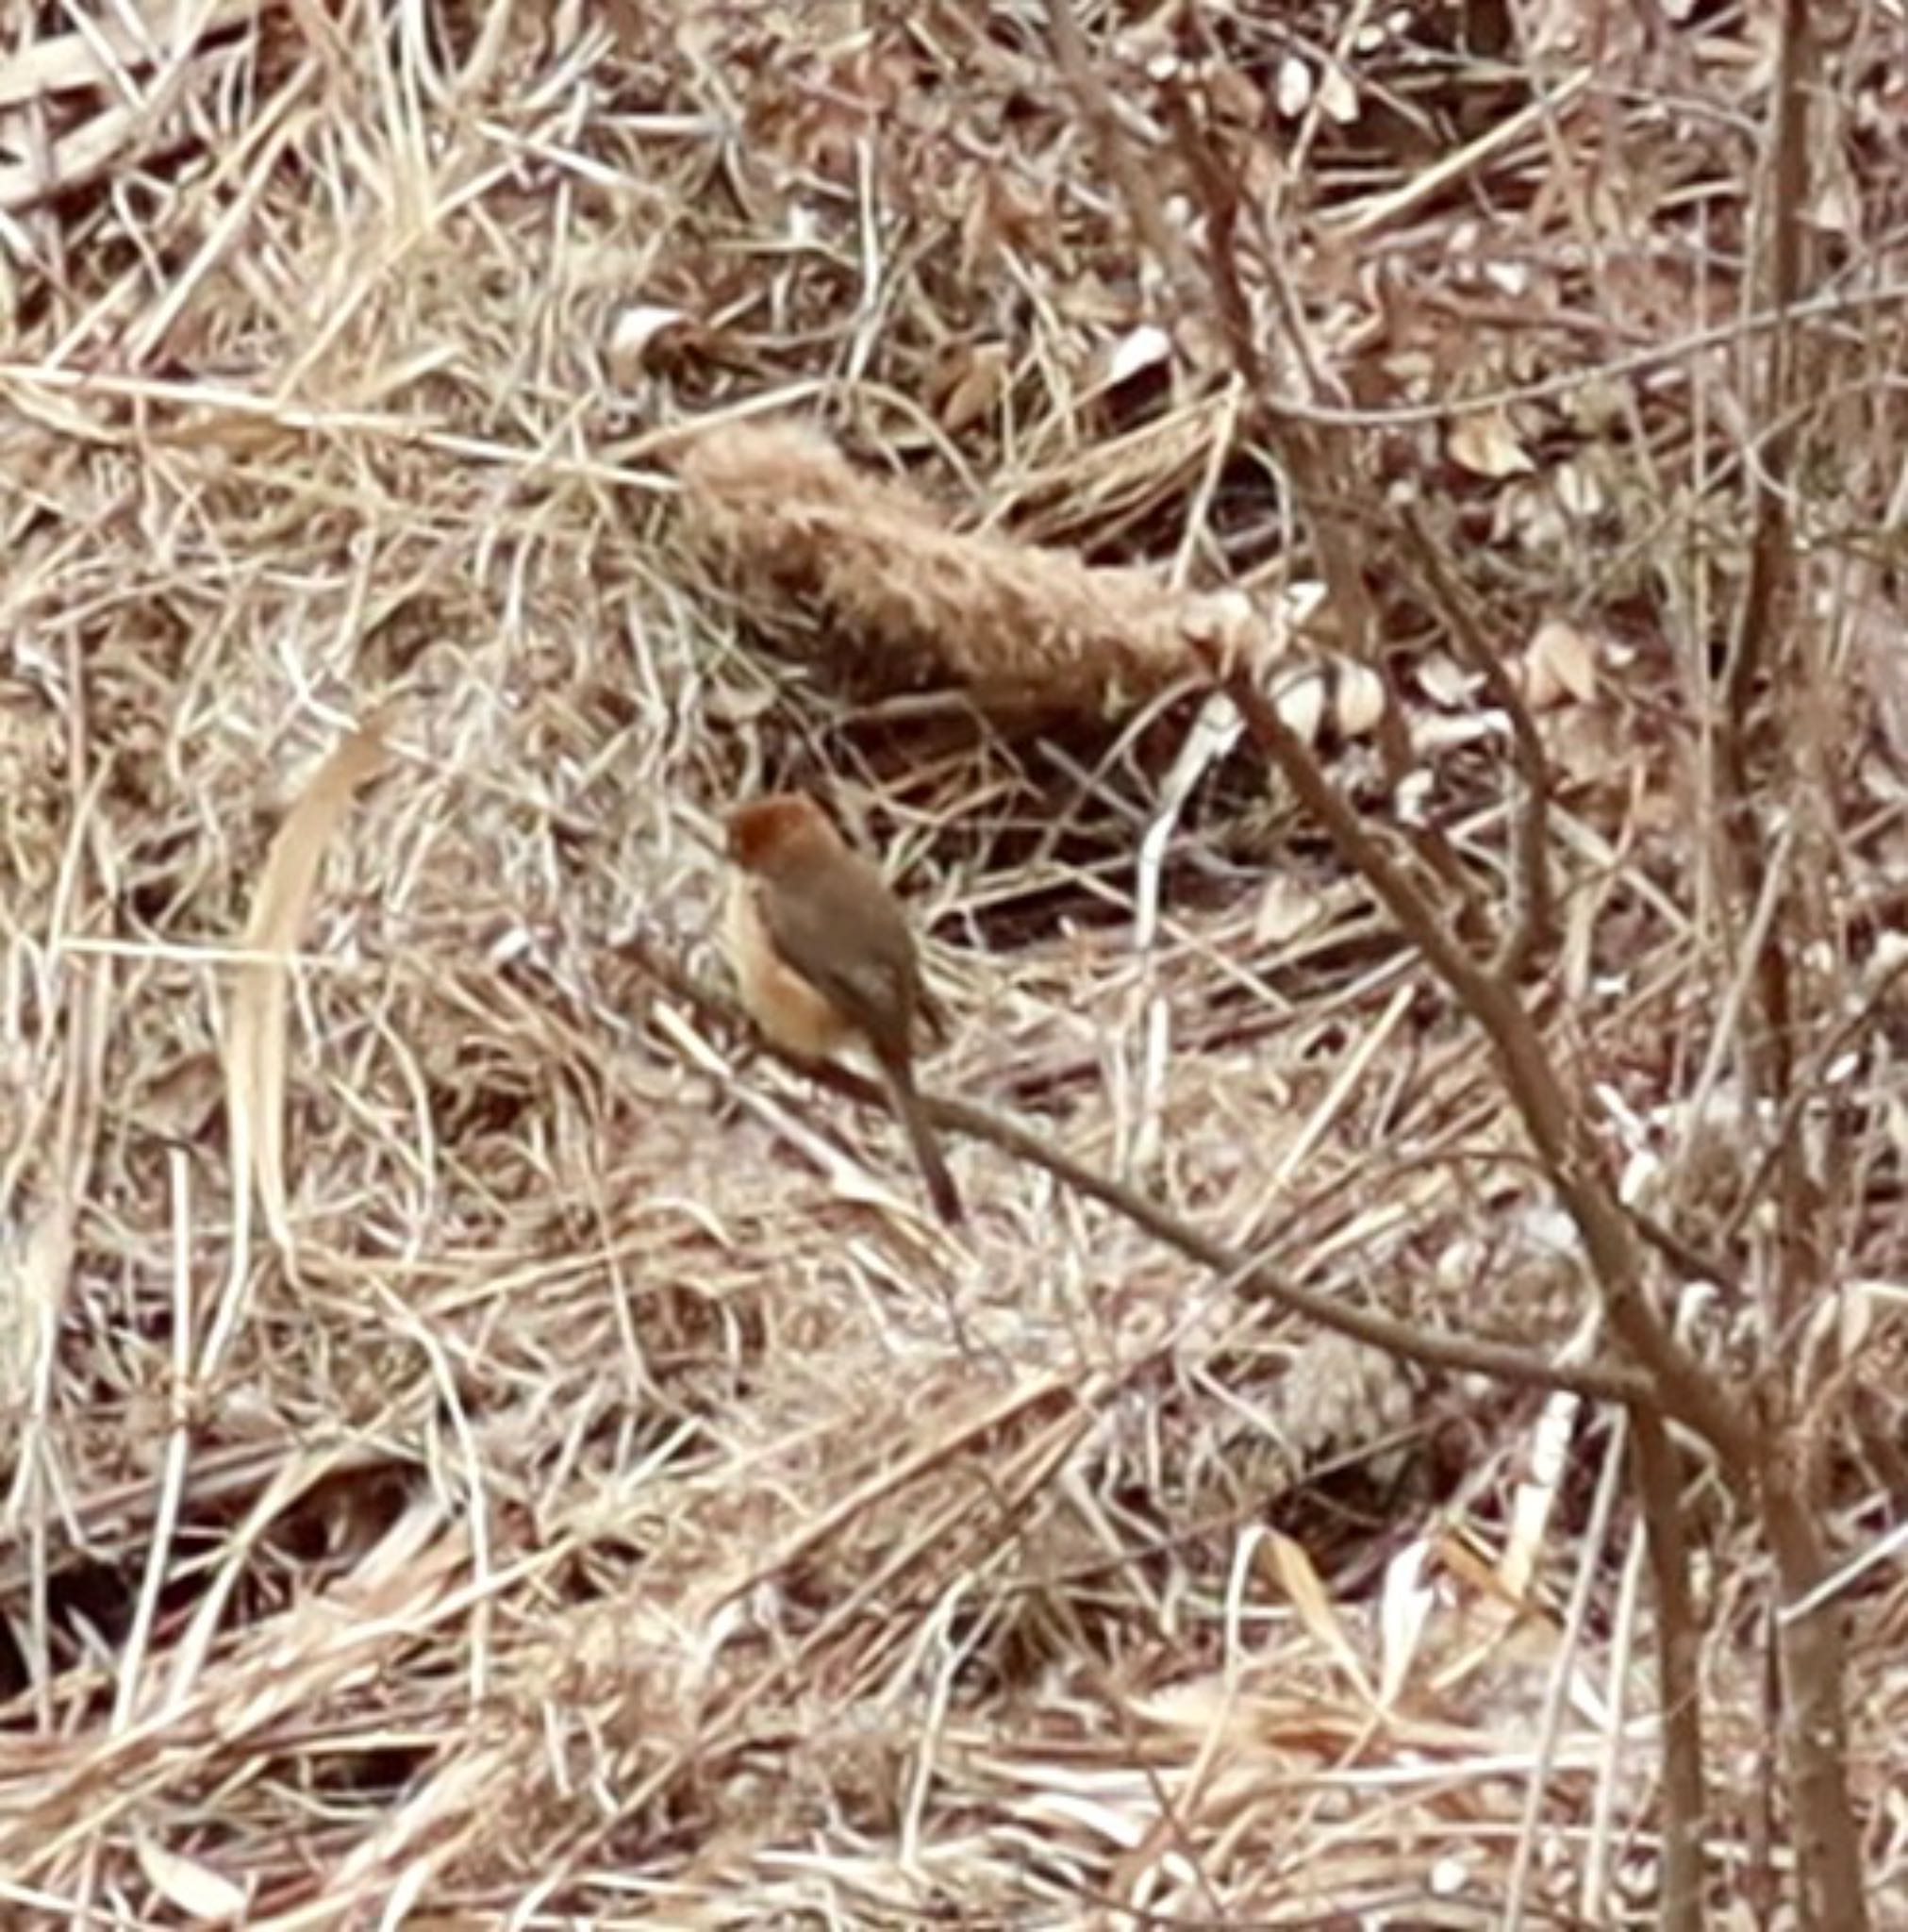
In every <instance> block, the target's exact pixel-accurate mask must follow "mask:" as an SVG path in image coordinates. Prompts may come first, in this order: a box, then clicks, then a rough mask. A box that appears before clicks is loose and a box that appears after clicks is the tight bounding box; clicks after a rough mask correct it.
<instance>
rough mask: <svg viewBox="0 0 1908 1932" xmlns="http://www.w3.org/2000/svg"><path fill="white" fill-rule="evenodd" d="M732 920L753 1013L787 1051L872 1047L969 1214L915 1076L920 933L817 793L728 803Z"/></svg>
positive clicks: (949, 1213)
mask: <svg viewBox="0 0 1908 1932" xmlns="http://www.w3.org/2000/svg"><path fill="white" fill-rule="evenodd" d="M728 845H729V858H730V859H731V860H732V861H733V862H734V867H735V871H734V874H733V876H732V878H731V880H730V888H729V895H728V904H727V908H726V910H725V916H724V920H723V939H724V941H725V943H726V947H727V951H728V955H729V963H730V965H731V966H732V968H733V969H734V971H735V975H736V981H737V984H738V986H739V987H740V989H741V994H742V1001H743V1004H744V1005H745V1006H746V1007H747V1008H748V1009H749V1011H750V1013H751V1014H752V1015H753V1016H754V1018H755V1024H757V1025H758V1026H760V1027H761V1029H762V1031H763V1032H764V1033H766V1034H767V1035H768V1036H769V1038H770V1039H771V1041H774V1042H775V1044H776V1045H777V1046H779V1047H781V1048H782V1049H783V1051H784V1052H786V1053H792V1054H796V1055H799V1056H800V1057H802V1058H805V1059H828V1058H833V1057H835V1056H836V1055H837V1054H838V1053H840V1052H841V1051H842V1050H843V1049H844V1048H846V1047H849V1046H854V1045H859V1046H862V1047H865V1048H866V1049H867V1051H868V1052H869V1053H870V1054H871V1056H872V1057H873V1059H874V1062H875V1064H876V1065H877V1066H878V1067H879V1068H880V1069H881V1071H882V1073H883V1074H884V1075H886V1077H887V1080H888V1088H889V1091H891V1092H892V1094H893V1096H894V1109H895V1112H896V1113H897V1114H899V1115H900V1117H901V1124H902V1125H903V1126H904V1128H905V1129H906V1130H907V1138H908V1141H909V1143H910V1144H911V1145H912V1147H913V1149H914V1158H915V1160H916V1161H917V1162H918V1163H919V1165H920V1167H921V1178H922V1179H923V1180H924V1181H926V1183H927V1191H928V1197H929V1199H930V1200H932V1201H933V1203H934V1208H935V1212H936V1213H937V1214H938V1215H939V1216H940V1218H941V1219H942V1220H943V1221H945V1222H947V1223H949V1224H954V1223H957V1222H958V1221H960V1219H961V1218H962V1209H961V1199H960V1195H959V1193H958V1192H957V1191H955V1189H954V1176H953V1175H952V1174H949V1173H948V1168H947V1162H946V1160H945V1159H944V1158H942V1155H941V1151H940V1143H939V1142H938V1141H937V1140H936V1138H935V1132H934V1129H933V1127H932V1126H930V1125H929V1124H928V1120H927V1116H926V1114H925V1112H924V1111H923V1110H922V1108H921V1100H920V1096H919V1095H918V1094H917V1093H916V1091H915V1086H914V1029H915V1022H916V1021H917V1020H918V1019H924V1018H926V1017H927V1016H928V1011H929V1008H928V1002H927V994H926V989H925V988H924V987H923V986H922V984H921V965H920V962H919V960H918V959H917V958H916V955H915V949H914V938H913V935H912V934H911V933H910V932H909V931H908V928H907V921H906V918H905V917H904V914H903V912H902V909H901V907H900V904H899V903H898V902H897V900H896V899H895V896H894V894H893V893H892V892H891V891H888V886H887V883H886V882H885V881H884V880H883V878H882V876H881V874H879V873H878V872H876V871H875V869H874V867H873V866H872V865H871V864H870V863H869V862H868V860H867V859H865V858H862V857H861V855H860V854H859V853H857V852H855V851H854V850H852V849H851V848H850V847H849V846H848V844H847V843H846V842H845V841H843V840H842V838H841V835H840V834H839V833H838V831H837V830H836V829H835V827H834V825H833V824H831V823H830V822H829V820H828V818H827V816H826V814H825V813H823V812H822V810H821V807H819V806H818V805H817V804H816V803H815V801H814V800H813V799H811V798H806V797H804V796H803V795H802V794H801V793H799V792H792V791H783V792H776V793H774V794H772V795H771V796H770V797H767V798H758V799H755V800H753V801H752V802H751V803H749V804H747V805H743V806H738V808H736V809H735V810H734V811H733V812H731V813H730V814H729V820H728Z"/></svg>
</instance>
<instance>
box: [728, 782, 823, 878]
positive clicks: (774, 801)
mask: <svg viewBox="0 0 1908 1932" xmlns="http://www.w3.org/2000/svg"><path fill="white" fill-rule="evenodd" d="M728 824H729V857H730V858H733V859H734V860H735V861H736V863H737V864H738V865H744V866H759V865H761V864H763V863H764V862H765V861H766V860H768V859H771V858H773V857H774V856H775V854H776V853H777V852H778V851H780V850H781V849H782V848H783V847H785V846H786V845H788V842H789V841H791V840H792V841H797V842H800V841H804V840H805V839H810V838H813V837H814V836H815V835H816V834H818V833H819V834H821V836H822V837H823V838H826V837H827V836H828V834H829V832H830V831H831V830H832V827H831V826H830V825H829V823H828V820H827V818H826V817H825V816H824V814H823V813H822V810H821V807H820V806H818V805H817V804H816V803H815V801H814V800H813V799H812V798H807V797H805V796H804V795H803V794H802V793H801V792H799V791H776V792H771V794H770V795H769V796H768V797H767V798H752V799H751V800H750V801H749V802H748V804H747V805H738V807H737V808H735V810H734V811H732V812H731V813H730V814H729V821H728Z"/></svg>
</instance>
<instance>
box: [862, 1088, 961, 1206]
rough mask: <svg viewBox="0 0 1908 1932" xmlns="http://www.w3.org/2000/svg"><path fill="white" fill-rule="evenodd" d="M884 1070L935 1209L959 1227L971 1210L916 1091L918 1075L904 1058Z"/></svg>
mask: <svg viewBox="0 0 1908 1932" xmlns="http://www.w3.org/2000/svg"><path fill="white" fill-rule="evenodd" d="M882 1071H883V1072H884V1073H885V1074H887V1075H888V1086H889V1088H890V1089H892V1091H893V1093H894V1110H895V1112H896V1113H898V1114H899V1115H900V1116H901V1124H902V1125H903V1126H904V1128H906V1130H907V1140H908V1144H909V1146H911V1147H912V1148H913V1149H914V1158H915V1164H916V1165H917V1166H918V1167H919V1168H920V1169H921V1179H922V1180H924V1181H925V1182H926V1183H927V1197H928V1199H929V1200H930V1201H932V1202H933V1203H934V1211H935V1212H936V1213H937V1214H938V1215H939V1216H940V1218H941V1219H942V1220H943V1221H944V1222H946V1223H947V1224H948V1225H949V1226H950V1227H957V1226H959V1224H961V1223H962V1222H963V1221H964V1220H966V1218H967V1210H966V1209H965V1208H963V1207H962V1206H961V1197H960V1191H959V1190H958V1189H957V1188H956V1187H955V1186H954V1175H953V1174H950V1173H949V1172H948V1167H947V1158H946V1157H945V1156H944V1155H943V1154H942V1153H941V1151H940V1141H939V1139H938V1138H937V1135H936V1133H935V1130H934V1128H933V1127H932V1126H930V1125H929V1124H928V1118H927V1112H926V1109H925V1108H923V1107H922V1106H921V1096H920V1094H918V1093H917V1092H916V1091H914V1075H913V1074H912V1073H911V1072H910V1071H909V1068H908V1066H907V1063H906V1061H901V1062H899V1063H890V1062H884V1063H883V1066H882Z"/></svg>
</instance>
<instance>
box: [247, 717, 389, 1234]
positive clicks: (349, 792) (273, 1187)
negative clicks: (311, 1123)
mask: <svg viewBox="0 0 1908 1932" xmlns="http://www.w3.org/2000/svg"><path fill="white" fill-rule="evenodd" d="M384 756H385V747H384V735H383V732H382V731H381V729H380V728H379V727H378V726H377V725H375V724H372V725H367V726H366V727H365V728H363V729H362V730H359V731H355V732H353V733H352V735H351V736H350V737H349V738H347V739H346V740H345V741H344V742H343V743H342V744H340V746H339V747H338V749H337V750H336V751H335V752H333V753H332V754H331V756H330V757H329V758H327V759H326V760H325V761H324V764H323V765H321V766H320V767H319V769H318V772H317V774H316V775H315V776H314V777H313V778H312V780H311V783H310V784H309V785H308V786H307V788H306V790H305V793H304V795H303V796H302V797H301V798H300V799H299V800H298V802H297V804H295V805H294V806H293V807H292V808H291V809H290V812H288V813H287V814H286V817H285V823H284V824H282V825H280V826H279V827H278V836H277V837H276V838H275V839H274V840H273V841H272V849H271V851H270V852H269V853H267V854H266V857H265V869H264V871H263V872H262V873H261V874H259V878H258V890H257V893H256V894H255V896H254V898H253V901H252V916H251V918H250V919H248V920H247V921H246V923H245V937H244V941H243V944H244V949H245V952H246V953H247V955H248V956H252V957H248V958H247V959H246V960H245V962H244V964H243V965H241V967H240V969H239V978H238V985H237V988H236V989H235V991H234V992H233V996H232V1020H231V1028H230V1031H229V1033H228V1034H227V1036H226V1042H225V1095H226V1105H227V1107H228V1108H229V1110H230V1115H231V1133H232V1164H233V1170H234V1179H235V1183H237V1182H238V1181H239V1176H240V1175H241V1174H242V1173H243V1172H244V1170H245V1169H246V1168H247V1167H248V1166H249V1168H250V1171H251V1177H252V1180H253V1182H254V1184H255V1185H256V1186H257V1190H258V1200H259V1204H260V1206H261V1207H262V1208H264V1210H265V1220H266V1224H267V1225H268V1226H269V1227H270V1228H271V1230H272V1234H273V1238H274V1240H275V1241H277V1242H278V1243H279V1244H280V1245H281V1246H284V1245H286V1244H287V1243H288V1241H289V1236H290V1230H289V1226H288V1224H287V1218H286V1210H285V1203H286V1191H285V1008H286V994H287V990H288V986H289V970H290V962H291V957H292V955H293V954H294V953H295V952H296V951H297V949H298V940H299V935H300V934H301V933H302V932H303V931H304V929H305V917H306V913H307V909H308V908H309V907H310V904H311V896H312V891H313V890H314V888H315V887H316V886H317V883H318V873H319V868H320V866H321V865H323V863H324V854H325V851H326V849H327V848H328V847H329V845H330V843H331V841H332V838H333V837H334V836H335V834H336V833H337V830H338V827H339V824H340V822H341V821H342V819H343V817H344V814H345V810H346V808H348V807H349V806H350V804H351V801H352V798H353V796H354V795H355V794H356V792H357V788H358V787H359V786H360V785H362V784H363V783H364V782H365V781H366V780H367V779H368V778H370V777H372V776H373V774H375V773H376V772H377V771H378V770H379V769H381V767H382V766H383V763H384ZM258 956H265V957H258Z"/></svg>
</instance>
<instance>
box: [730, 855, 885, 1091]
mask: <svg viewBox="0 0 1908 1932" xmlns="http://www.w3.org/2000/svg"><path fill="white" fill-rule="evenodd" d="M863 862H864V863H865V861H863ZM870 882H872V883H873V884H875V886H876V887H877V889H878V890H877V891H873V892H870V891H868V890H867V886H868V884H869V883H870ZM756 905H757V906H758V907H759V908H760V910H761V914H762V923H763V924H764V925H765V926H766V927H767V928H768V933H769V938H770V940H771V941H772V943H773V945H774V947H775V950H776V951H777V952H778V953H780V954H781V956H782V958H784V959H786V960H787V961H788V964H789V965H790V966H792V967H793V968H794V969H795V971H796V972H797V973H799V974H801V975H802V977H803V978H804V979H805V980H806V981H807V982H808V984H809V985H810V986H812V987H814V988H815V990H816V991H818V992H820V993H821V994H822V995H824V997H826V998H827V999H828V1000H829V1001H831V1002H832V1003H833V1004H834V1006H835V1007H836V1008H838V1010H839V1011H840V1012H841V1014H842V1016H843V1017H844V1018H845V1019H848V1020H850V1021H852V1022H853V1023H854V1025H855V1026H857V1027H858V1028H859V1029H860V1030H861V1031H862V1032H863V1033H865V1034H866V1035H867V1036H868V1040H869V1043H870V1044H871V1046H872V1047H873V1048H874V1050H875V1052H876V1054H877V1055H878V1056H880V1057H881V1058H884V1059H891V1058H896V1057H897V1056H900V1055H904V1054H905V1053H906V1051H907V1047H908V1036H909V1031H910V1028H911V1026H912V1024H913V1019H914V1010H915V1002H916V999H917V997H918V994H919V981H918V978H917V974H916V969H915V960H914V941H913V939H912V937H911V936H910V935H909V933H908V930H907V922H906V920H905V919H904V917H903V915H902V911H901V908H900V907H898V906H897V905H896V904H895V903H894V900H893V898H892V896H891V895H890V894H889V893H888V890H887V888H886V887H885V886H882V885H881V884H880V881H879V877H878V875H877V874H874V873H873V869H872V868H871V867H870V868H869V876H868V877H867V878H863V879H857V878H855V876H854V874H853V873H852V872H847V871H842V872H838V873H831V874H820V873H818V874H810V875H807V876H805V877H804V879H803V880H802V887H801V890H800V891H786V890H785V891H775V890H768V891H758V893H757V896H756Z"/></svg>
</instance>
